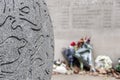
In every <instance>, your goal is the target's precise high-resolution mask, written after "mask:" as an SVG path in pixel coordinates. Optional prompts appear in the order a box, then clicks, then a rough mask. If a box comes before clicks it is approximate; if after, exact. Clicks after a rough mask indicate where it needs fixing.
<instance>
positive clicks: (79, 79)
mask: <svg viewBox="0 0 120 80" xmlns="http://www.w3.org/2000/svg"><path fill="white" fill-rule="evenodd" d="M52 80H118V79H115V78H114V77H107V76H91V75H53V76H52Z"/></svg>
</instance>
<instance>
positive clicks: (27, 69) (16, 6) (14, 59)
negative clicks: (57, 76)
mask: <svg viewBox="0 0 120 80" xmlns="http://www.w3.org/2000/svg"><path fill="white" fill-rule="evenodd" d="M53 42H54V40H53V26H52V23H51V20H50V16H49V13H48V9H47V6H46V3H45V2H44V0H0V80H50V78H51V71H52V63H53V49H54V44H53Z"/></svg>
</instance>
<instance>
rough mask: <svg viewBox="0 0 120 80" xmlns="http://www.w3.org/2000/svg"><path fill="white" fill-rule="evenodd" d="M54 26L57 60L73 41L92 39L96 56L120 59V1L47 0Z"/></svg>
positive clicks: (114, 59)
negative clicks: (86, 37)
mask: <svg viewBox="0 0 120 80" xmlns="http://www.w3.org/2000/svg"><path fill="white" fill-rule="evenodd" d="M46 2H47V4H48V7H49V12H50V14H51V18H52V21H53V26H54V35H55V60H56V59H59V58H60V59H63V57H62V54H61V50H62V48H63V47H68V46H69V43H70V42H71V41H78V40H79V39H80V38H82V37H85V36H89V37H91V44H92V46H93V54H94V57H96V56H97V55H108V56H110V57H111V59H112V60H113V61H114V62H115V61H117V58H118V57H120V0H46Z"/></svg>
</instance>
